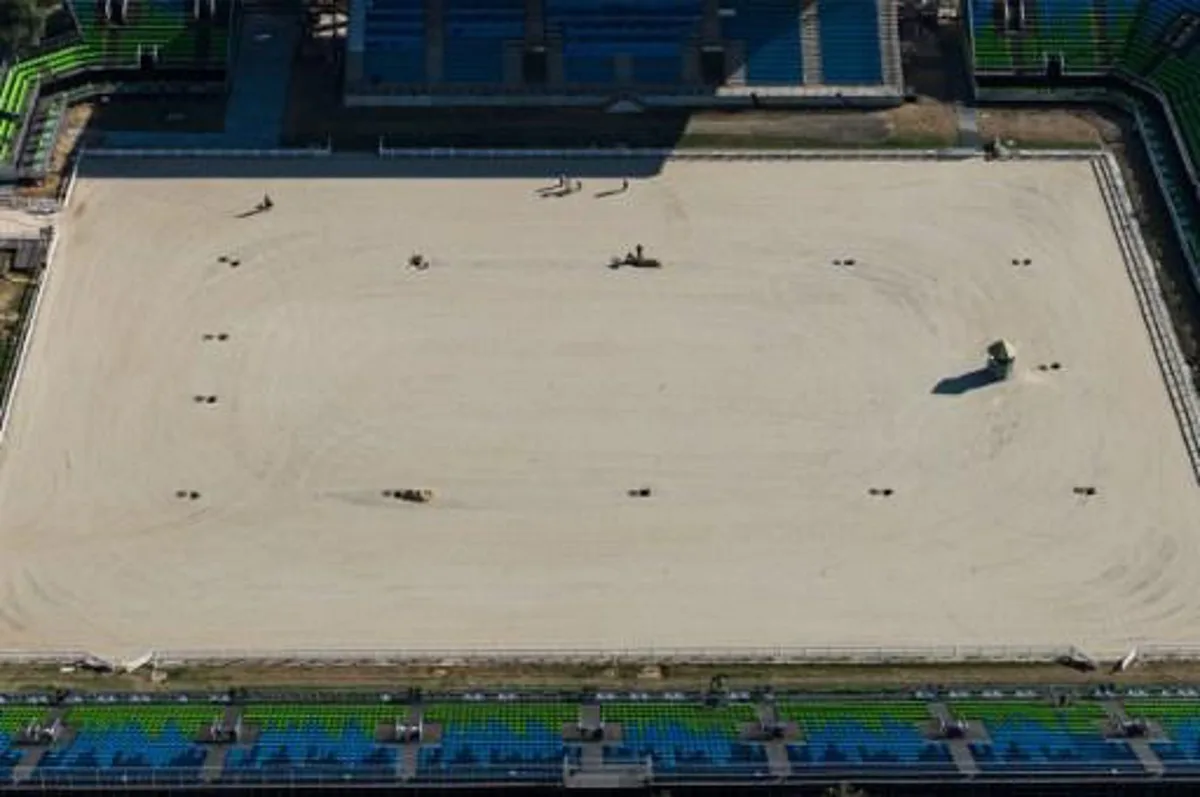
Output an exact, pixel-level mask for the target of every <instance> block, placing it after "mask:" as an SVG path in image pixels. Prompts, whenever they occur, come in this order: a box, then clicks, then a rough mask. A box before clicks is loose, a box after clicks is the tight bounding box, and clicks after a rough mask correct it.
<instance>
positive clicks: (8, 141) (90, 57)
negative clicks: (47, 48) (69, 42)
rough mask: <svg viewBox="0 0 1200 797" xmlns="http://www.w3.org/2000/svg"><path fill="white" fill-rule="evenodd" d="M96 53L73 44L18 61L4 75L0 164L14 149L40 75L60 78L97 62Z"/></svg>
mask: <svg viewBox="0 0 1200 797" xmlns="http://www.w3.org/2000/svg"><path fill="white" fill-rule="evenodd" d="M97 60H98V59H97V57H96V54H95V53H94V52H93V51H92V50H90V49H89V48H88V47H87V46H86V45H82V44H80V45H74V46H71V47H67V48H64V49H62V50H56V51H54V52H51V53H46V54H43V55H40V56H37V57H36V58H31V59H29V60H27V61H20V62H18V63H17V64H15V65H14V66H13V67H11V68H10V69H9V70H8V71H7V72H6V73H5V74H4V83H3V85H2V86H0V112H3V113H4V114H6V116H5V117H3V118H0V162H7V161H8V160H9V159H10V158H11V157H13V155H14V154H15V153H14V152H13V149H12V148H13V146H14V145H15V144H16V138H17V136H18V135H19V134H20V132H21V127H22V125H23V124H24V118H25V113H26V112H27V111H28V110H29V103H30V100H31V98H32V97H33V94H34V91H35V89H36V86H37V83H38V80H39V79H40V78H41V77H42V76H43V75H51V76H53V75H62V74H66V73H69V72H73V71H75V70H77V69H80V68H83V67H85V66H91V65H94V64H95V63H96V62H97Z"/></svg>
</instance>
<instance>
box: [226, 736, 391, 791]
mask: <svg viewBox="0 0 1200 797" xmlns="http://www.w3.org/2000/svg"><path fill="white" fill-rule="evenodd" d="M396 773H397V769H396V751H395V750H393V749H389V748H385V747H381V746H379V745H377V744H375V742H374V739H372V738H371V736H370V735H369V734H368V733H367V732H365V731H364V730H363V729H361V728H358V727H348V728H345V729H344V730H342V731H341V732H338V733H333V732H330V731H328V730H326V729H325V728H322V727H320V726H318V725H316V724H302V725H298V726H291V725H289V726H288V727H286V728H282V729H281V728H271V729H264V730H263V731H262V733H261V734H260V735H259V738H258V740H257V741H256V743H255V744H254V745H253V746H252V747H250V748H248V749H239V748H235V749H233V750H231V751H230V752H229V754H228V756H227V757H226V759H225V777H226V778H227V779H228V780H231V781H234V782H239V783H270V782H277V781H285V782H286V781H306V780H307V781H317V780H321V781H324V780H340V781H349V782H357V783H369V782H386V781H393V780H395V778H396Z"/></svg>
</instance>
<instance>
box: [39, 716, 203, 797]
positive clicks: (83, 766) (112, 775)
mask: <svg viewBox="0 0 1200 797" xmlns="http://www.w3.org/2000/svg"><path fill="white" fill-rule="evenodd" d="M206 755H207V752H206V751H205V750H204V748H203V747H201V746H200V745H197V744H195V743H194V742H193V741H192V740H191V739H189V738H188V737H187V736H186V735H184V734H183V733H181V732H180V731H179V730H178V729H176V728H174V727H172V726H168V727H167V728H166V729H165V730H164V731H163V732H162V733H160V734H157V735H156V736H154V737H151V736H150V735H149V734H147V733H146V731H145V730H143V729H142V728H139V727H137V726H136V725H125V726H121V727H114V728H108V729H103V730H99V729H89V728H86V727H85V728H84V729H82V730H80V731H79V733H78V734H76V736H75V738H74V739H73V740H72V741H71V743H70V744H69V745H68V746H66V747H65V748H60V749H51V750H49V751H47V753H46V754H45V756H43V757H42V760H41V762H40V763H39V764H38V768H37V774H38V777H39V778H41V779H42V780H44V781H47V782H50V783H63V784H65V783H70V782H73V781H75V780H79V779H80V778H81V773H85V772H86V773H87V774H88V777H90V778H95V779H96V780H97V781H98V782H100V783H111V784H118V783H149V782H151V781H154V782H175V783H197V782H198V781H199V779H200V768H201V766H202V765H203V764H204V759H205V757H206Z"/></svg>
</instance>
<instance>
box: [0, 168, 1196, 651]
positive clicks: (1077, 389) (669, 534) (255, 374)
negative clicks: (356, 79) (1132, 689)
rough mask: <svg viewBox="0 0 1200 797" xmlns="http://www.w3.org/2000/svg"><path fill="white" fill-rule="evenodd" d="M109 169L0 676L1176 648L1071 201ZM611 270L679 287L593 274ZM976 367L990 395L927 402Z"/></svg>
mask: <svg viewBox="0 0 1200 797" xmlns="http://www.w3.org/2000/svg"><path fill="white" fill-rule="evenodd" d="M108 168H109V169H110V170H111V168H112V167H111V165H110V166H109V167H108ZM122 168H123V169H126V170H133V169H140V170H142V172H141V175H139V176H137V177H130V178H128V179H121V178H116V177H113V176H106V177H104V178H103V179H100V178H97V177H95V176H94V175H95V172H94V171H91V172H90V171H89V169H88V167H87V165H86V164H85V168H84V170H83V173H82V174H81V178H80V182H79V184H78V186H77V191H76V196H75V203H74V206H73V209H72V211H71V213H70V218H68V219H67V220H66V232H65V235H64V238H63V242H62V244H61V246H60V247H59V254H58V257H57V260H56V263H55V266H54V269H55V270H54V273H53V275H52V276H51V279H50V281H49V286H48V289H47V290H48V292H47V294H46V296H45V299H44V302H45V303H44V306H43V308H42V316H41V319H40V321H39V324H38V328H37V330H36V335H35V339H34V343H33V347H32V353H31V361H30V362H29V365H28V369H27V371H26V374H25V379H24V381H23V382H22V384H21V386H20V389H19V391H18V395H17V402H16V406H15V408H14V413H15V414H14V416H13V422H12V424H11V428H10V432H9V437H8V439H7V440H6V441H5V443H4V448H3V450H2V451H0V550H3V556H2V557H0V647H4V648H16V647H52V648H62V647H70V648H75V647H85V648H88V649H92V650H95V651H97V652H103V653H131V652H134V651H139V650H144V649H148V648H168V647H172V648H180V647H183V648H215V647H252V648H280V647H311V648H325V647H385V648H395V647H420V648H513V647H554V648H561V647H572V648H574V647H601V648H615V647H629V646H708V645H713V646H715V645H721V646H727V645H825V644H851V645H879V646H892V645H924V644H1005V643H1015V644H1066V643H1076V644H1081V645H1083V646H1085V647H1087V648H1089V649H1091V650H1095V651H1104V650H1115V649H1120V648H1123V647H1124V646H1125V645H1127V644H1128V643H1129V642H1130V641H1132V640H1138V639H1153V640H1156V641H1164V642H1169V641H1176V640H1181V641H1186V640H1193V639H1195V638H1196V633H1197V631H1198V630H1200V627H1198V624H1197V620H1196V617H1197V616H1200V614H1198V612H1200V579H1197V578H1196V577H1195V573H1196V570H1197V566H1198V565H1200V545H1198V538H1200V532H1198V530H1197V518H1200V490H1197V488H1196V486H1195V484H1194V482H1193V479H1192V475H1191V472H1190V470H1189V468H1188V463H1187V459H1186V456H1185V453H1184V449H1183V445H1182V442H1181V440H1180V435H1179V431H1178V428H1177V426H1176V424H1175V421H1174V418H1173V416H1172V415H1171V412H1170V408H1169V404H1168V401H1167V398H1166V393H1165V390H1164V387H1163V384H1162V381H1161V378H1160V376H1159V373H1158V370H1157V367H1156V365H1155V363H1154V361H1153V359H1152V355H1151V350H1150V346H1149V342H1148V338H1147V335H1146V332H1145V330H1144V327H1143V324H1142V322H1141V319H1140V317H1139V315H1138V311H1137V308H1136V304H1135V301H1134V295H1133V292H1132V289H1131V287H1130V286H1129V284H1128V281H1127V278H1126V275H1125V273H1124V269H1123V266H1122V264H1121V261H1120V258H1119V253H1118V249H1117V246H1116V243H1115V239H1114V236H1113V234H1112V232H1111V231H1110V229H1109V227H1108V224H1107V220H1106V218H1105V214H1104V210H1103V206H1102V202H1101V199H1100V196H1099V193H1098V191H1097V189H1096V187H1095V185H1094V182H1093V177H1092V174H1091V170H1090V168H1089V167H1088V165H1086V164H1083V163H1055V164H1046V163H1006V164H985V163H982V162H969V163H946V164H937V165H931V164H879V163H873V164H866V163H805V164H795V165H787V164H781V163H777V162H764V163H738V164H730V163H712V164H694V163H692V164H688V163H675V164H671V165H669V166H668V167H667V168H666V169H665V171H664V172H663V173H662V174H661V175H659V176H657V177H654V178H653V179H646V180H638V181H636V182H635V183H634V185H633V187H632V189H631V190H630V191H629V193H628V194H626V195H622V196H616V197H609V198H605V199H598V198H595V197H593V192H594V191H596V190H600V189H603V188H609V187H611V186H612V185H613V183H612V182H611V181H600V180H588V183H587V184H586V185H585V190H584V192H583V194H582V195H577V196H574V197H570V198H567V199H538V198H537V197H536V195H535V193H534V189H536V188H537V187H538V186H539V185H542V184H543V183H542V181H540V180H538V179H532V178H519V179H518V178H514V179H478V180H461V179H458V180H456V179H406V180H398V179H356V180H350V179H346V180H332V179H329V180H320V181H317V180H296V179H293V180H285V179H279V180H274V181H272V180H265V179H260V178H257V177H256V178H254V179H249V180H245V179H237V178H236V177H228V178H219V179H218V178H212V179H193V180H187V181H179V180H156V179H149V176H150V175H152V174H153V173H154V171H153V170H154V169H155V168H156V167H155V165H154V164H143V165H137V166H135V165H133V164H123V165H122ZM196 168H197V169H199V170H201V171H203V169H204V166H203V165H200V166H197V167H196ZM372 168H376V167H372ZM547 168H550V169H553V167H547ZM264 188H267V189H269V190H270V192H271V193H272V195H273V196H274V198H275V200H276V202H277V203H278V207H277V208H276V209H275V210H274V211H273V212H271V213H269V214H266V215H262V216H258V217H255V218H250V219H237V218H234V215H235V213H236V212H237V211H239V210H241V209H243V208H245V207H247V206H248V205H251V204H253V202H255V201H256V200H257V199H258V197H259V196H261V193H262V191H263V190H264ZM638 242H640V243H642V244H644V245H645V246H646V247H647V249H648V252H649V253H650V254H652V255H654V256H658V257H661V258H662V259H663V260H665V261H666V264H667V267H666V268H665V269H663V270H662V271H660V272H649V271H635V270H632V269H625V270H621V271H616V272H614V271H610V270H609V269H608V268H606V267H605V264H606V263H607V261H608V258H609V257H610V255H612V254H615V253H617V252H618V251H624V250H625V249H626V248H629V247H631V246H632V245H633V244H635V243H638ZM413 251H421V252H424V253H426V254H427V255H429V256H430V257H431V258H432V259H433V261H434V267H433V268H432V269H430V270H428V271H425V272H415V271H412V270H409V269H407V268H405V267H404V265H403V263H404V261H405V260H406V258H407V257H408V255H409V254H410V253H412V252H413ZM225 254H229V255H234V256H236V257H239V258H240V259H241V265H240V267H238V268H230V267H229V266H227V265H223V264H220V263H218V262H217V258H218V256H219V255H225ZM843 257H853V258H854V259H855V260H856V261H857V262H856V265H855V266H854V267H852V268H845V267H835V266H833V265H832V264H831V260H832V259H834V258H843ZM1013 257H1019V258H1025V257H1029V258H1031V259H1032V260H1033V265H1032V266H1030V267H1028V268H1025V267H1019V268H1014V267H1013V266H1012V265H1011V263H1010V260H1011V258H1013ZM220 333H226V334H228V335H229V336H230V337H229V339H228V340H226V341H223V342H222V341H217V340H210V341H205V340H204V339H203V336H204V335H206V334H208V335H215V334H220ZM998 336H1004V337H1007V338H1009V339H1011V340H1013V341H1014V342H1015V343H1016V345H1017V346H1018V347H1019V351H1020V361H1019V368H1018V374H1017V377H1016V378H1015V379H1014V380H1013V381H1011V382H1008V383H1005V384H1001V385H992V386H988V387H984V388H981V389H975V390H969V391H967V392H965V393H962V394H959V395H940V394H935V393H934V392H933V390H934V387H935V385H937V384H938V383H939V381H940V380H943V379H946V378H953V377H955V376H957V375H961V374H965V373H969V372H970V371H972V370H974V369H976V368H977V367H979V366H980V365H981V363H982V351H983V348H984V346H985V345H986V344H987V343H988V342H989V341H990V340H992V339H993V338H995V337H998ZM1053 361H1057V362H1061V363H1062V364H1063V368H1062V370H1059V371H1056V372H1042V371H1039V370H1038V369H1037V368H1036V366H1037V365H1038V364H1040V363H1049V362H1053ZM210 394H211V395H216V396H217V397H218V402H217V403H216V404H215V405H207V404H198V403H196V402H195V401H194V396H197V395H210ZM642 485H647V486H650V487H652V488H653V490H654V495H653V496H652V497H651V498H649V499H642V500H636V499H631V498H628V497H627V496H626V490H628V489H630V488H633V487H639V486H642ZM1077 485H1094V486H1096V487H1097V488H1098V490H1099V492H1098V494H1097V495H1096V496H1094V497H1092V498H1088V499H1083V498H1080V497H1079V496H1077V495H1075V494H1074V493H1073V488H1074V487H1075V486H1077ZM397 487H428V488H431V489H433V490H435V491H436V495H437V498H436V501H435V502H434V503H433V504H431V505H427V506H411V505H404V504H400V503H398V502H396V501H394V500H391V499H387V498H384V497H382V496H381V491H383V490H386V489H390V488H397ZM884 487H886V488H891V489H893V490H894V491H895V492H894V494H893V495H892V496H891V497H890V498H878V497H872V496H870V495H868V489H870V488H884ZM178 490H185V491H192V490H194V491H197V492H199V493H201V497H200V498H199V499H197V500H195V501H192V500H189V499H180V498H177V497H176V491H178Z"/></svg>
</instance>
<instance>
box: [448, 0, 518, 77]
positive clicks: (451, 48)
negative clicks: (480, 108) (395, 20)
mask: <svg viewBox="0 0 1200 797" xmlns="http://www.w3.org/2000/svg"><path fill="white" fill-rule="evenodd" d="M443 14H444V19H445V38H444V41H445V56H444V59H445V62H444V63H445V66H444V72H443V79H444V80H446V81H447V82H449V83H475V84H488V83H492V84H496V83H503V82H504V51H505V47H506V46H507V44H508V43H509V42H514V41H521V40H523V39H524V38H525V3H524V0H445V2H444V4H443Z"/></svg>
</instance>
